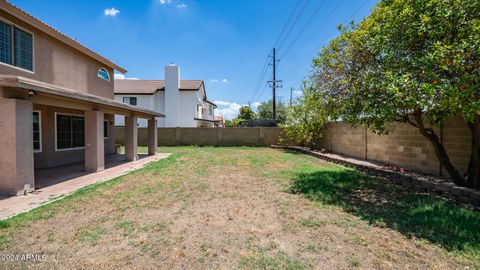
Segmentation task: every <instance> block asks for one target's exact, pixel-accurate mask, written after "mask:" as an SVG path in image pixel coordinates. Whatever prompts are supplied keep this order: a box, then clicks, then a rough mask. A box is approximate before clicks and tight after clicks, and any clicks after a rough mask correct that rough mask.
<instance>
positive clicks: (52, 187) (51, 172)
mask: <svg viewBox="0 0 480 270" xmlns="http://www.w3.org/2000/svg"><path fill="white" fill-rule="evenodd" d="M167 157H168V154H164V153H159V154H156V155H147V154H140V155H139V159H138V160H136V161H133V162H127V161H126V160H125V157H124V156H123V155H113V156H107V158H106V164H107V166H106V168H105V170H104V171H101V172H96V173H87V172H85V170H84V169H83V168H82V167H83V166H82V165H83V164H82V163H77V164H72V165H64V166H60V167H55V168H47V169H40V170H36V172H35V176H36V179H35V181H36V183H38V184H39V185H40V188H38V189H36V190H35V191H33V192H31V193H28V195H27V196H0V220H2V219H5V218H8V217H11V216H13V215H17V214H19V213H22V212H25V211H28V210H31V209H33V208H36V207H38V206H40V205H43V204H45V203H49V202H52V201H55V200H56V199H58V198H61V197H63V196H65V195H68V194H71V193H73V192H75V191H76V190H78V189H81V188H84V187H86V186H90V185H93V184H97V183H100V182H104V181H107V180H110V179H113V178H116V177H119V176H122V175H124V174H126V173H128V172H130V171H133V170H137V169H140V168H142V167H144V166H146V165H147V164H149V163H151V162H154V161H157V160H160V159H163V158H167Z"/></svg>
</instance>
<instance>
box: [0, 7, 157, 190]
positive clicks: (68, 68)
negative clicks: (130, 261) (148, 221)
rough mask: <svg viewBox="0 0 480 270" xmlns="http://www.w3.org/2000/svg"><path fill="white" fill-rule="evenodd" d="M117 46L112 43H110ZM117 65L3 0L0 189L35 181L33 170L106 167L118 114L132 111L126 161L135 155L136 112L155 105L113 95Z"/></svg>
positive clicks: (149, 113)
mask: <svg viewBox="0 0 480 270" xmlns="http://www.w3.org/2000/svg"><path fill="white" fill-rule="evenodd" d="M112 46H114V44H112ZM114 70H117V71H118V72H121V73H125V72H126V70H125V69H123V68H122V67H119V66H118V65H116V64H114V63H112V62H111V61H109V60H107V59H106V58H104V57H102V56H100V55H98V54H97V53H95V52H93V51H91V50H89V49H88V48H86V47H84V46H83V45H81V44H80V43H78V42H76V41H75V40H73V39H71V38H69V37H67V36H65V35H64V34H62V33H60V32H58V31H57V30H55V29H54V28H52V27H50V26H48V25H46V24H45V23H43V22H41V21H39V20H38V19H36V18H34V17H32V16H31V15H29V14H27V13H26V12H24V11H22V10H20V9H19V8H17V7H15V6H13V5H12V4H10V3H8V2H5V1H4V0H0V131H1V135H0V149H1V151H0V172H1V175H0V194H4V195H15V194H19V193H23V192H26V191H29V190H31V189H33V188H34V187H35V184H36V182H35V170H36V169H40V168H50V167H57V166H61V165H66V164H72V163H80V162H84V163H85V170H86V171H87V172H97V171H101V170H103V169H104V168H105V155H107V154H113V153H114V152H115V149H114V148H115V147H114V141H115V138H114V134H115V132H114V125H113V121H114V115H124V116H126V122H127V128H126V132H125V136H126V138H128V139H127V141H126V159H127V160H131V161H133V160H136V159H137V158H138V156H137V147H136V146H137V117H139V118H146V119H151V121H150V125H149V130H150V132H149V137H150V143H149V153H150V154H154V153H155V149H156V130H157V129H156V125H155V124H156V122H155V121H154V119H155V117H161V116H163V114H162V113H157V112H156V111H153V110H148V109H144V108H141V107H137V106H130V105H127V104H124V103H120V102H116V101H114V94H113V74H114Z"/></svg>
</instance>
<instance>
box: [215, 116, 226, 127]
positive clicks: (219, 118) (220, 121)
mask: <svg viewBox="0 0 480 270" xmlns="http://www.w3.org/2000/svg"><path fill="white" fill-rule="evenodd" d="M214 120H215V126H216V127H225V119H224V118H223V116H221V115H216V116H215V118H214Z"/></svg>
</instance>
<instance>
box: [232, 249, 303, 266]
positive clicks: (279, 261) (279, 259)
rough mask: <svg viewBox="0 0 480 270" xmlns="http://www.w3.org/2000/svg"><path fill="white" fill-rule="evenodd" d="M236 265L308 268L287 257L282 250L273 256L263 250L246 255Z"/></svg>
mask: <svg viewBox="0 0 480 270" xmlns="http://www.w3.org/2000/svg"><path fill="white" fill-rule="evenodd" d="M238 266H239V267H238V268H239V269H242V270H250V269H264V270H301V269H307V268H308V266H306V265H304V264H303V263H301V262H299V261H297V260H294V259H292V258H290V257H288V256H287V255H286V254H285V253H283V252H278V253H277V254H275V255H273V256H269V255H267V254H265V253H263V252H262V253H260V254H259V255H256V256H255V255H253V256H248V257H245V258H242V259H241V260H240V262H239V265H238Z"/></svg>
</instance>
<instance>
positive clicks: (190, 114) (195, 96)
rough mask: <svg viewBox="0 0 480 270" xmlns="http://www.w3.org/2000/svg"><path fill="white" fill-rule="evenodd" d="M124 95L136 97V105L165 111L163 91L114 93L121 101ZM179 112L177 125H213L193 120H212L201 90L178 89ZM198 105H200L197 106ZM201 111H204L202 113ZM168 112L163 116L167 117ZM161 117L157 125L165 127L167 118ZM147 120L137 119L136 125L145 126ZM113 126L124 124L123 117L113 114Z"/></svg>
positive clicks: (118, 100)
mask: <svg viewBox="0 0 480 270" xmlns="http://www.w3.org/2000/svg"><path fill="white" fill-rule="evenodd" d="M124 97H136V98H137V106H139V107H143V108H146V109H150V110H154V111H157V112H163V111H165V108H166V105H165V91H157V92H156V93H155V94H153V95H120V94H116V95H115V101H117V102H123V98H124ZM178 100H179V107H180V109H179V114H178V117H177V122H176V123H177V124H176V125H175V126H178V127H201V126H203V127H213V126H214V124H213V123H209V122H203V121H198V120H195V119H194V118H202V119H208V120H213V119H214V115H213V114H212V115H210V114H209V106H211V105H210V104H208V103H205V102H204V101H203V95H202V93H201V91H179V97H178ZM199 106H200V107H199ZM202 111H205V112H206V113H204V114H202ZM168 117H169V116H168V114H167V115H166V117H165V118H168ZM165 118H162V117H157V126H158V127H165V123H166V121H167V120H165ZM147 124H148V121H147V120H146V119H138V127H141V128H144V127H147ZM115 126H125V117H123V116H115Z"/></svg>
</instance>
